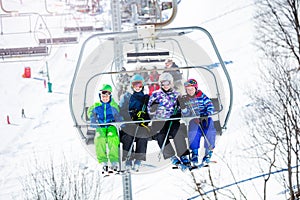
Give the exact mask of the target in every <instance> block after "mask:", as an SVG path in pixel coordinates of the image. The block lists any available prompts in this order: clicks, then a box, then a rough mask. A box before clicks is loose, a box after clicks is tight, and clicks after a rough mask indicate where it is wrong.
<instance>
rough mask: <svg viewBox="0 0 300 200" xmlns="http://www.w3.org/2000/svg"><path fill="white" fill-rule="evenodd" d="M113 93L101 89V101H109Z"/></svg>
mask: <svg viewBox="0 0 300 200" xmlns="http://www.w3.org/2000/svg"><path fill="white" fill-rule="evenodd" d="M110 95H111V93H110V92H109V91H101V101H102V102H103V103H107V102H109V100H110Z"/></svg>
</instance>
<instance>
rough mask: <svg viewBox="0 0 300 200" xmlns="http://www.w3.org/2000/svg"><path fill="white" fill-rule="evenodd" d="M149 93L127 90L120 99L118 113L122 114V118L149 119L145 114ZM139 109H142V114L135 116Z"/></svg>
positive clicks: (128, 119)
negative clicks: (131, 92)
mask: <svg viewBox="0 0 300 200" xmlns="http://www.w3.org/2000/svg"><path fill="white" fill-rule="evenodd" d="M148 100H149V95H147V94H144V92H143V91H141V92H133V94H130V93H129V92H127V93H125V94H124V96H123V97H122V98H121V100H120V114H121V115H122V116H123V118H124V120H127V121H130V120H134V121H136V120H137V118H143V119H145V120H148V119H150V118H149V116H148V114H147V105H148ZM139 111H143V112H144V113H145V114H144V115H143V116H139V117H137V116H136V115H137V114H138V112H139Z"/></svg>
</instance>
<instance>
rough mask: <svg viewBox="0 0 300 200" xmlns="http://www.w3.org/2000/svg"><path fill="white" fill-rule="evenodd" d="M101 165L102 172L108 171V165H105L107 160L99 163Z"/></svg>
mask: <svg viewBox="0 0 300 200" xmlns="http://www.w3.org/2000/svg"><path fill="white" fill-rule="evenodd" d="M101 167H102V173H104V172H108V165H107V162H103V163H101Z"/></svg>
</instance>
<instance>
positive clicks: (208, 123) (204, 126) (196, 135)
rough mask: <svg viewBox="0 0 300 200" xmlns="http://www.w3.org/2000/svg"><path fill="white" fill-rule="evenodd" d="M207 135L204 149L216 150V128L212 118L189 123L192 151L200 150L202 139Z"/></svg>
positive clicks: (194, 120) (193, 120)
mask: <svg viewBox="0 0 300 200" xmlns="http://www.w3.org/2000/svg"><path fill="white" fill-rule="evenodd" d="M204 135H205V140H204V148H205V149H206V150H208V149H214V148H215V141H216V129H215V127H214V121H213V120H212V118H211V117H208V118H207V120H202V121H201V119H200V123H199V119H192V120H191V121H190V122H189V131H188V138H189V143H190V149H191V150H194V149H199V148H200V140H201V137H202V136H204Z"/></svg>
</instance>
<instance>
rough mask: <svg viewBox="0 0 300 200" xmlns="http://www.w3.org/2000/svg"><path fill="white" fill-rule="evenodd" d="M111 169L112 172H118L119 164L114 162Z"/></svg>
mask: <svg viewBox="0 0 300 200" xmlns="http://www.w3.org/2000/svg"><path fill="white" fill-rule="evenodd" d="M110 168H111V170H112V171H118V168H119V162H112V163H111V166H110Z"/></svg>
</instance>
